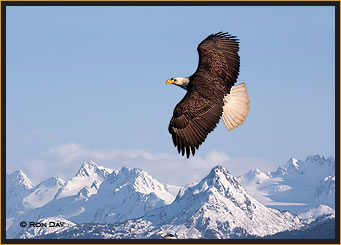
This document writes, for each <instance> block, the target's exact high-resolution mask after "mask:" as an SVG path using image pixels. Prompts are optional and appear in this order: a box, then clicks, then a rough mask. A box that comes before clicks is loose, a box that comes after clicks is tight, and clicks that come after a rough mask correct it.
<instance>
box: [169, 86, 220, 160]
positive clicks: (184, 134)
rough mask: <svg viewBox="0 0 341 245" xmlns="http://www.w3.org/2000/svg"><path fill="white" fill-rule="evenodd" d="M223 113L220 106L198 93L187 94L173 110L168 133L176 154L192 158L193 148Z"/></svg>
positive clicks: (196, 146)
mask: <svg viewBox="0 0 341 245" xmlns="http://www.w3.org/2000/svg"><path fill="white" fill-rule="evenodd" d="M222 112H223V108H222V104H217V103H215V102H212V101H210V100H209V99H206V98H204V97H202V96H201V95H200V94H199V93H198V92H196V91H193V92H188V93H187V94H186V95H185V97H184V98H183V99H182V100H181V101H180V102H179V103H178V104H177V106H176V107H175V109H174V112H173V117H172V119H171V121H170V123H169V127H168V131H169V133H170V134H171V135H172V139H173V143H174V146H176V147H177V148H178V152H179V153H181V154H182V155H184V154H185V152H186V155H187V158H189V155H190V152H191V151H192V154H193V156H194V153H195V148H196V149H198V148H199V145H201V143H203V142H204V141H205V139H206V137H207V135H208V134H209V133H210V132H211V131H212V130H213V129H214V128H215V127H216V126H217V123H218V122H219V119H220V117H221V114H222Z"/></svg>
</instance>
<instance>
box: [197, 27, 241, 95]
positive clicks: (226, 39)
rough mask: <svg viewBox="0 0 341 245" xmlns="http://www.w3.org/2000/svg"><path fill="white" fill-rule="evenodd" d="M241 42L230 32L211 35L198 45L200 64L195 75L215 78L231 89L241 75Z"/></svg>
mask: <svg viewBox="0 0 341 245" xmlns="http://www.w3.org/2000/svg"><path fill="white" fill-rule="evenodd" d="M238 51H239V43H238V39H236V37H235V36H231V35H230V34H228V33H222V32H219V33H216V34H212V35H209V36H208V37H207V38H206V39H205V40H204V41H202V42H201V43H200V44H199V46H198V53H199V64H198V68H197V70H196V72H195V73H194V74H193V76H196V75H201V76H203V77H209V78H211V79H215V81H217V82H219V83H220V84H221V85H222V86H227V88H228V92H229V89H230V88H231V87H232V86H233V85H234V84H235V82H236V80H237V78H238V75H239V65H240V57H239V55H238Z"/></svg>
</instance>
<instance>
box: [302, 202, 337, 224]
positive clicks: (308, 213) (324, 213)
mask: <svg viewBox="0 0 341 245" xmlns="http://www.w3.org/2000/svg"><path fill="white" fill-rule="evenodd" d="M298 217H299V218H300V219H301V220H302V221H304V222H305V223H307V224H310V223H311V222H313V221H315V220H316V219H317V218H321V217H325V218H335V210H334V209H332V208H330V207H328V206H327V205H319V206H317V207H315V208H310V209H308V210H305V211H303V212H301V213H299V214H298Z"/></svg>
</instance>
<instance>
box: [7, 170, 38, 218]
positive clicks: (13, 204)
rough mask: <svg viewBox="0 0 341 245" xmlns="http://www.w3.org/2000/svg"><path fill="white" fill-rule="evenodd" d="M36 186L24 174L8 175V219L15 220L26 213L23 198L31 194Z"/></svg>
mask: <svg viewBox="0 0 341 245" xmlns="http://www.w3.org/2000/svg"><path fill="white" fill-rule="evenodd" d="M33 189H34V185H33V184H32V182H31V181H30V179H29V178H28V177H27V176H26V174H25V173H24V172H22V171H21V170H20V171H15V172H13V173H11V174H6V218H7V219H10V218H14V217H17V216H18V215H20V214H22V213H24V212H25V210H26V208H25V206H24V204H23V202H22V200H23V198H24V197H26V196H27V195H29V194H31V193H32V191H33Z"/></svg>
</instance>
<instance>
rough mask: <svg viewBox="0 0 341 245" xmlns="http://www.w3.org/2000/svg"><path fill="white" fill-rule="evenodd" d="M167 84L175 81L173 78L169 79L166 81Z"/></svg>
mask: <svg viewBox="0 0 341 245" xmlns="http://www.w3.org/2000/svg"><path fill="white" fill-rule="evenodd" d="M166 84H174V82H173V81H172V80H171V79H168V80H167V81H166Z"/></svg>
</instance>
